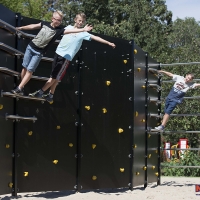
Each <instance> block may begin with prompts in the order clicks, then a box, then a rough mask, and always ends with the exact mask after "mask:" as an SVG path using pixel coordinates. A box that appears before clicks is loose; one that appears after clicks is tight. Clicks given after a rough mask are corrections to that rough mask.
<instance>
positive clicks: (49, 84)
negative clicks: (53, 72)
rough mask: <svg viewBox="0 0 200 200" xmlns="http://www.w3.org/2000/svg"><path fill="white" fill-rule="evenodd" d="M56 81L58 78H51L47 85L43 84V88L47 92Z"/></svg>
mask: <svg viewBox="0 0 200 200" xmlns="http://www.w3.org/2000/svg"><path fill="white" fill-rule="evenodd" d="M55 82H57V80H56V79H53V78H50V79H49V80H48V81H47V82H46V83H45V85H44V86H43V88H42V90H43V91H44V92H45V91H46V90H47V89H49V88H50V87H51V86H52V85H53V84H54V83H55Z"/></svg>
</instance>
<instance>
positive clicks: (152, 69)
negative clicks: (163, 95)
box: [148, 68, 158, 72]
mask: <svg viewBox="0 0 200 200" xmlns="http://www.w3.org/2000/svg"><path fill="white" fill-rule="evenodd" d="M148 71H153V72H158V70H157V69H154V68H148Z"/></svg>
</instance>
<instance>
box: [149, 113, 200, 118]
mask: <svg viewBox="0 0 200 200" xmlns="http://www.w3.org/2000/svg"><path fill="white" fill-rule="evenodd" d="M194 116H200V114H199V113H194V114H170V117H194ZM149 117H156V118H162V117H163V115H162V114H160V115H158V114H152V113H149Z"/></svg>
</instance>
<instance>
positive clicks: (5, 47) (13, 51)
mask: <svg viewBox="0 0 200 200" xmlns="http://www.w3.org/2000/svg"><path fill="white" fill-rule="evenodd" d="M0 49H2V50H4V51H6V52H8V53H10V54H11V55H13V56H16V55H17V56H21V57H24V53H22V52H21V51H18V50H17V49H14V48H12V47H10V46H8V45H6V44H4V43H2V42H0ZM42 60H43V61H48V62H53V58H47V57H42Z"/></svg>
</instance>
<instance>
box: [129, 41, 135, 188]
mask: <svg viewBox="0 0 200 200" xmlns="http://www.w3.org/2000/svg"><path fill="white" fill-rule="evenodd" d="M130 45H131V47H130V61H131V66H132V71H133V72H134V40H132V41H130ZM130 77H131V78H130V90H131V91H130V99H129V100H131V104H132V112H133V113H134V73H133V75H132V76H130ZM132 116H133V118H132V119H131V126H130V134H131V135H130V151H129V152H130V154H129V156H130V179H129V189H130V190H131V191H133V178H134V177H133V164H134V160H133V158H134V151H133V144H134V114H132Z"/></svg>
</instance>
